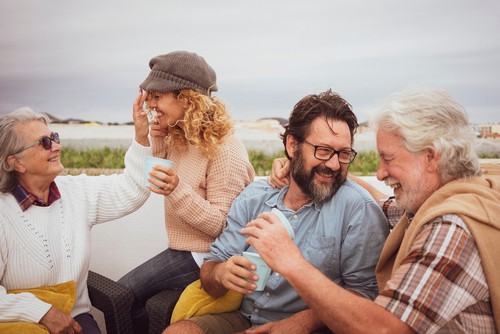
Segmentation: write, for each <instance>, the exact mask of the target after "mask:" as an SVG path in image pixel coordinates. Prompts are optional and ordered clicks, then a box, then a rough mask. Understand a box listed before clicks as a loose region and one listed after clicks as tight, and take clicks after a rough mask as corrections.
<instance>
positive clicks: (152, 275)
mask: <svg viewBox="0 0 500 334" xmlns="http://www.w3.org/2000/svg"><path fill="white" fill-rule="evenodd" d="M198 278H200V268H199V267H198V265H197V264H196V262H195V260H194V259H193V256H192V255H191V252H186V251H176V250H173V249H170V248H167V249H166V250H164V251H163V252H161V253H160V254H158V255H156V256H155V257H153V258H151V259H150V260H148V261H146V262H144V263H143V264H141V265H139V266H138V267H136V268H135V269H133V270H132V271H130V272H129V273H127V274H126V275H125V276H123V277H122V278H120V279H119V280H118V283H120V284H122V285H124V286H126V287H127V288H129V289H130V290H131V291H132V292H133V294H134V296H135V299H136V300H135V302H134V306H133V311H132V312H133V314H132V316H133V320H134V329H135V332H136V333H147V328H148V323H149V319H148V315H147V312H146V308H145V305H146V302H147V300H148V299H149V298H151V297H153V296H154V295H156V294H157V293H158V292H160V291H162V290H165V289H174V290H175V289H179V290H181V289H184V288H185V287H186V286H188V285H189V284H190V283H191V282H194V281H195V280H197V279H198Z"/></svg>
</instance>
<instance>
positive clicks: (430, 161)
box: [425, 147, 441, 172]
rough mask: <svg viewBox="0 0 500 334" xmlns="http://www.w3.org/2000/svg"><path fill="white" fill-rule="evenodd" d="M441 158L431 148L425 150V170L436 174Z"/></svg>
mask: <svg viewBox="0 0 500 334" xmlns="http://www.w3.org/2000/svg"><path fill="white" fill-rule="evenodd" d="M440 158H441V156H440V155H439V153H437V152H436V150H435V149H434V148H433V147H428V148H426V149H425V162H426V163H427V170H428V171H429V172H436V171H438V170H439V160H440Z"/></svg>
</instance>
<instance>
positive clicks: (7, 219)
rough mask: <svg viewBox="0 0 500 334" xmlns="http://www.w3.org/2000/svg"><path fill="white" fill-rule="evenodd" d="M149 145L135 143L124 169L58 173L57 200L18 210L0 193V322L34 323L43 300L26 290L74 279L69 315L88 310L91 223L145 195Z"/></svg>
mask: <svg viewBox="0 0 500 334" xmlns="http://www.w3.org/2000/svg"><path fill="white" fill-rule="evenodd" d="M148 154H150V149H149V148H146V147H143V146H140V145H139V144H137V143H136V142H134V143H133V144H132V146H131V148H130V149H129V151H128V152H127V154H126V156H125V165H126V168H125V171H124V173H123V174H120V175H118V174H115V175H111V176H87V175H80V176H60V177H57V178H56V180H55V182H56V184H57V186H58V188H59V191H60V193H61V199H60V200H57V201H56V202H54V203H53V204H52V205H50V206H48V207H41V206H34V205H33V206H31V207H30V208H29V209H28V210H26V211H25V212H22V211H21V209H20V207H19V205H18V203H17V201H16V200H15V198H14V196H13V195H12V194H10V193H0V206H1V208H2V210H1V211H0V273H1V276H0V282H1V285H0V322H6V321H26V322H38V321H39V320H40V319H41V317H42V316H43V315H44V314H45V313H46V312H47V311H48V309H49V308H50V304H47V303H45V302H43V301H41V300H39V299H37V298H35V296H34V295H32V294H18V295H9V294H6V293H5V290H11V289H26V288H32V287H37V286H43V285H54V284H57V283H61V282H65V281H70V280H73V281H75V282H76V286H77V290H76V301H75V306H74V308H73V310H72V311H71V316H75V315H77V314H80V313H84V312H89V311H90V300H89V297H88V292H87V275H88V270H89V262H90V232H91V228H92V226H93V225H95V224H98V223H103V222H107V221H110V220H114V219H117V218H120V217H122V216H124V215H126V214H128V213H131V212H133V211H135V210H137V209H138V208H139V207H140V206H141V205H142V204H143V203H144V202H145V201H146V199H147V198H148V197H149V190H148V189H147V188H146V187H144V186H143V181H144V176H143V175H144V171H143V169H144V157H145V156H146V155H148Z"/></svg>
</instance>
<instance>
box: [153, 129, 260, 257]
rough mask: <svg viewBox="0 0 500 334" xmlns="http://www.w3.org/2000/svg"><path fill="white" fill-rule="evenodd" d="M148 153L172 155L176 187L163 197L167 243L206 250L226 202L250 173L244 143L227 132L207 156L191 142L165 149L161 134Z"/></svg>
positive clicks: (220, 227) (177, 247)
mask: <svg viewBox="0 0 500 334" xmlns="http://www.w3.org/2000/svg"><path fill="white" fill-rule="evenodd" d="M153 154H154V155H155V156H160V157H162V158H166V159H169V160H172V161H173V162H174V166H173V168H174V170H175V171H176V172H177V173H178V176H179V184H178V186H177V188H176V189H175V190H174V191H173V192H172V193H171V194H170V195H168V196H166V197H165V226H166V229H167V235H168V242H169V247H170V248H172V249H175V250H183V251H192V252H208V251H209V250H210V244H211V243H212V242H213V241H214V240H215V238H216V237H218V236H219V234H220V233H221V232H222V230H223V229H224V227H225V226H226V215H227V213H228V211H229V207H230V206H231V203H232V202H233V200H234V199H235V198H236V196H238V194H239V193H240V192H241V190H243V188H244V187H245V186H247V185H248V184H250V183H251V182H252V181H253V178H254V176H255V172H254V170H253V167H252V165H251V164H250V162H249V160H248V153H247V151H246V149H245V147H244V146H243V144H242V143H241V141H240V140H239V139H238V138H237V137H236V136H235V135H231V136H229V137H228V138H227V139H226V141H225V142H224V144H222V145H221V147H220V149H219V151H218V153H217V155H216V156H214V157H213V158H211V159H208V158H207V157H205V156H204V155H203V154H202V153H201V152H200V150H199V149H197V148H196V147H194V146H192V145H188V148H187V150H186V151H182V152H179V151H178V150H175V149H172V150H170V151H168V148H166V147H165V146H164V144H163V139H162V138H157V139H156V140H155V141H154V144H153Z"/></svg>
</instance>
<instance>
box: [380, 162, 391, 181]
mask: <svg viewBox="0 0 500 334" xmlns="http://www.w3.org/2000/svg"><path fill="white" fill-rule="evenodd" d="M388 176H389V173H388V172H387V168H385V165H384V163H383V161H382V160H381V159H380V160H379V162H378V168H377V179H378V180H379V181H384V180H385V179H386V178H387V177H388Z"/></svg>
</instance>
